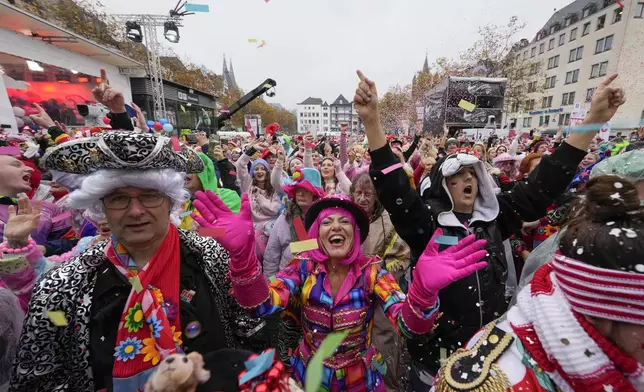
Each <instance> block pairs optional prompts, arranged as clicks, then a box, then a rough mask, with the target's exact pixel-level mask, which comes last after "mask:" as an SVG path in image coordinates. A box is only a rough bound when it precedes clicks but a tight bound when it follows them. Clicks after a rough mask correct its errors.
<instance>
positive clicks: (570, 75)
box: [566, 69, 579, 84]
mask: <svg viewBox="0 0 644 392" xmlns="http://www.w3.org/2000/svg"><path fill="white" fill-rule="evenodd" d="M578 80H579V70H578V69H576V70H574V71H570V72H566V84H571V83H577V81H578Z"/></svg>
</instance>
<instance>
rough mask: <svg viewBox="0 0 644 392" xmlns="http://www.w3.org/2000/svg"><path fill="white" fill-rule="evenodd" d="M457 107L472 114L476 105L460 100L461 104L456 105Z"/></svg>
mask: <svg viewBox="0 0 644 392" xmlns="http://www.w3.org/2000/svg"><path fill="white" fill-rule="evenodd" d="M458 107H459V108H461V109H465V110H467V111H468V112H473V111H474V109H475V108H476V105H474V104H473V103H472V102H468V101H466V100H464V99H461V102H459V103H458Z"/></svg>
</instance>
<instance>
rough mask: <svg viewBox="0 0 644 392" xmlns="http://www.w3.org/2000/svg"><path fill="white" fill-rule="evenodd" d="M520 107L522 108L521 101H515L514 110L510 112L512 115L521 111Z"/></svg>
mask: <svg viewBox="0 0 644 392" xmlns="http://www.w3.org/2000/svg"><path fill="white" fill-rule="evenodd" d="M519 106H521V102H519V101H514V102H513V103H512V109H511V110H510V111H511V112H512V113H516V112H518V111H519Z"/></svg>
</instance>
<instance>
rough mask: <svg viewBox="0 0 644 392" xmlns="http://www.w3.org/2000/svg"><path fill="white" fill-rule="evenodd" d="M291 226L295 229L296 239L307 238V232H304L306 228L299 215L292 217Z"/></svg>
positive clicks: (302, 239)
mask: <svg viewBox="0 0 644 392" xmlns="http://www.w3.org/2000/svg"><path fill="white" fill-rule="evenodd" d="M293 228H294V229H295V234H297V239H298V240H300V241H306V240H308V239H309V236H308V234H306V229H305V228H304V223H302V217H301V216H298V217H297V218H295V219H293Z"/></svg>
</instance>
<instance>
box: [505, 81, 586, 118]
mask: <svg viewBox="0 0 644 392" xmlns="http://www.w3.org/2000/svg"><path fill="white" fill-rule="evenodd" d="M596 89H597V88H596V87H593V88H589V89H587V90H586V102H591V101H592V99H593V94H594V93H595V90H596ZM575 95H576V94H575V92H574V91H573V92H570V93H564V94H563V95H562V96H561V106H566V105H573V104H574V103H575ZM552 100H553V96H552V95H550V96H547V97H543V98H541V107H542V108H551V107H552ZM535 105H536V101H535V100H534V99H530V100H527V101H526V102H525V110H527V111H531V110H534V109H535ZM520 108H521V102H514V103H513V104H512V108H511V112H512V113H516V112H518V111H519V110H520Z"/></svg>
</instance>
